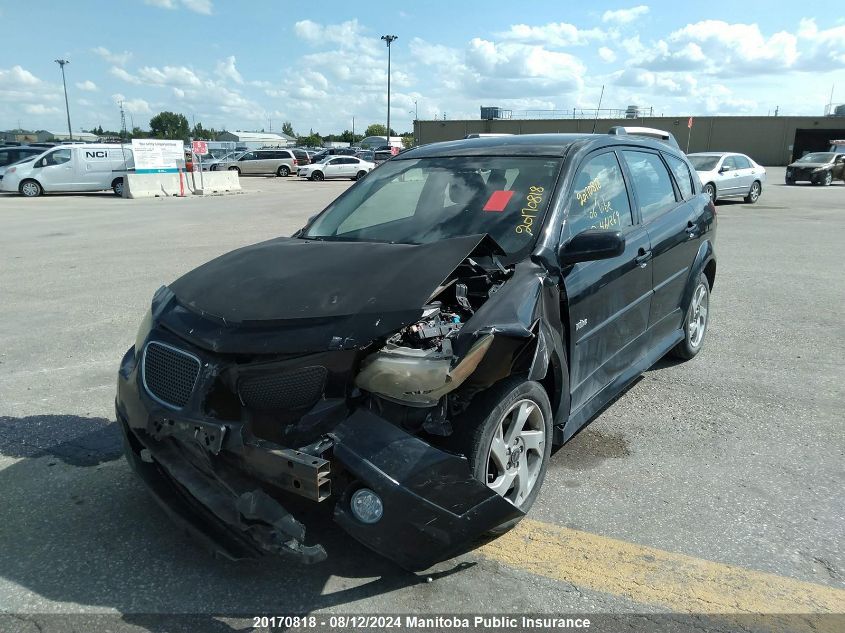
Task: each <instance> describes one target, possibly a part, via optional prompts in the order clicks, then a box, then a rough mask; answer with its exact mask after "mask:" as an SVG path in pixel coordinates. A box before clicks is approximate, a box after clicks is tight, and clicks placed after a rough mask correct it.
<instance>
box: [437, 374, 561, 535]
mask: <svg viewBox="0 0 845 633" xmlns="http://www.w3.org/2000/svg"><path fill="white" fill-rule="evenodd" d="M455 425H456V427H457V428H456V431H455V434H454V435H453V436H452V441H453V446H454V448H455V449H457V450H458V451H460V452H461V453H463V454H464V455H466V457H467V459H468V460H469V463H470V468H471V469H472V474H473V476H474V477H475V478H476V479H478V480H479V481H481V482H483V483H484V484H486V485H487V487H488V488H490V489H491V490H493V491H494V492H496V494H498V495H499V496H501V497H504V498H505V499H506V500H507V501H509V502H510V503H512V504H513V505H515V506H516V507H517V508H519V509H520V510H522V511H523V512H528V510H529V509H530V508H531V506H532V505H533V504H534V501H535V500H536V499H537V496H538V494H539V492H540V487H541V486H542V485H543V479H544V478H545V476H546V469H547V467H548V463H549V456H550V454H551V448H552V409H551V405H550V404H549V398H548V395H547V394H546V391H545V389H543V387H542V386H541V385H540V384H539V383H537V382H534V381H529V380H525V379H524V378H521V377H517V376H514V377H511V378H508V379H506V380H503V381H501V382H500V383H498V384H496V385H494V386H493V387H491V388H490V389H488V390H487V391H486V392H484V393H482V394H479V395H478V396H476V398H475V400H473V402H472V404H471V405H470V407H469V409H468V410H467V411H466V413H464V414H463V415H462V416H461V418H460V419H458V420H456V421H455ZM518 522H519V519H518V518H517V519H513V520H511V521H508V522H506V523H503V524H502V525H500V526H498V527H496V528H494V529H493V530H491V531H492V532H493V533H495V534H501V533H503V532H506V531H507V530H509V529H511V528H512V527H513V526H514V525H516V524H517V523H518Z"/></svg>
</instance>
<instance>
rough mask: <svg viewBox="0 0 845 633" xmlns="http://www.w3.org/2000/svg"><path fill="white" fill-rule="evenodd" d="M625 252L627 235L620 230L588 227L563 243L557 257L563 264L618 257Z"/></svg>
mask: <svg viewBox="0 0 845 633" xmlns="http://www.w3.org/2000/svg"><path fill="white" fill-rule="evenodd" d="M624 252H625V236H624V235H622V233H621V232H619V231H603V230H601V229H588V230H586V231H582V232H581V233H579V234H578V235H576V236H575V237H573V238H572V239H571V240H569V242H567V243H566V244H563V245H561V247H560V249H559V250H558V253H557V257H558V261H559V262H560V265H561V266H566V265H567V264H576V263H578V262H591V261H595V260H598V259H610V258H611V257H618V256H619V255H621V254H622V253H624Z"/></svg>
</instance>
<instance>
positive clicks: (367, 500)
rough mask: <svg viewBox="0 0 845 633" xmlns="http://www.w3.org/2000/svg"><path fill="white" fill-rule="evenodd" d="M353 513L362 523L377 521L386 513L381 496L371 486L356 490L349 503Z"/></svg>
mask: <svg viewBox="0 0 845 633" xmlns="http://www.w3.org/2000/svg"><path fill="white" fill-rule="evenodd" d="M349 506H350V509H351V510H352V515H353V516H354V517H355V518H356V519H358V520H359V521H360V522H361V523H376V522H377V521H378V520H379V519H381V517H382V515H383V514H384V504H382V502H381V497H379V496H378V495H377V494H376V493H374V492H373V491H372V490H370V489H369V488H361V489H360V490H356V491H355V493H354V494H353V495H352V499H351V501H350V503H349Z"/></svg>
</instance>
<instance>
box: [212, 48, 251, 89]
mask: <svg viewBox="0 0 845 633" xmlns="http://www.w3.org/2000/svg"><path fill="white" fill-rule="evenodd" d="M215 72H216V73H217V75H218V76H219V77H221V78H222V79H231V80H232V81H234V82H235V83H236V84H242V83H243V82H244V78H243V77H242V76H241V73H239V72H238V69H237V68H235V56H234V55H229V57H227V58H226V59H223V60H220V61H219V62H217V68H216V70H215Z"/></svg>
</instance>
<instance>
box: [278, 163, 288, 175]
mask: <svg viewBox="0 0 845 633" xmlns="http://www.w3.org/2000/svg"><path fill="white" fill-rule="evenodd" d="M276 175H277V176H284V177H288V176H290V169H289V168H288V166H287V165H282V166H281V167H279V168H278V169H277V170H276Z"/></svg>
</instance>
